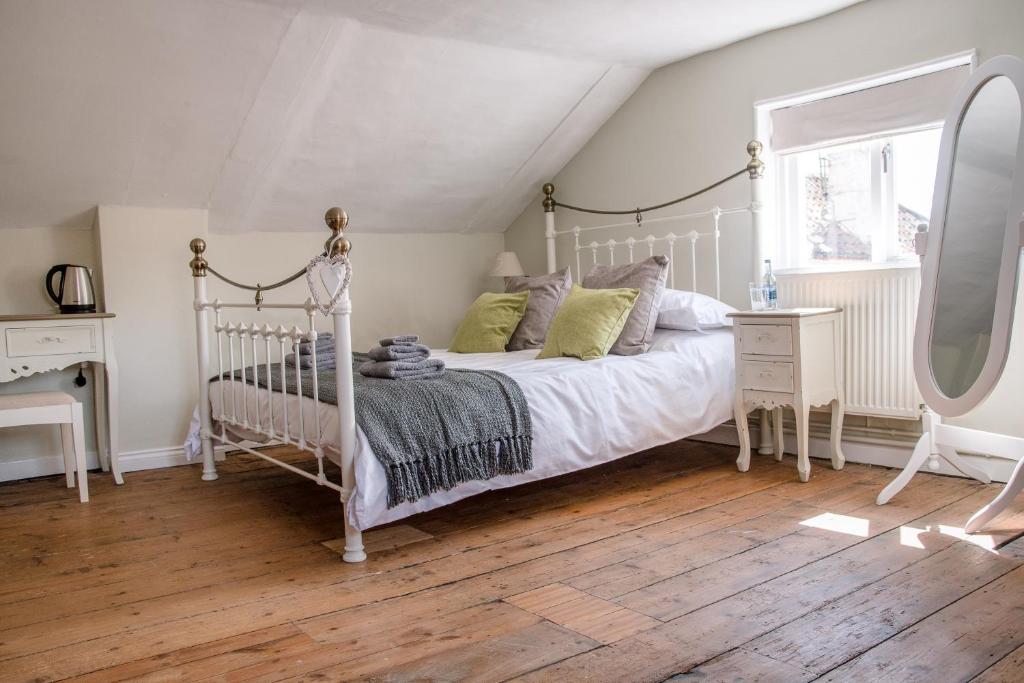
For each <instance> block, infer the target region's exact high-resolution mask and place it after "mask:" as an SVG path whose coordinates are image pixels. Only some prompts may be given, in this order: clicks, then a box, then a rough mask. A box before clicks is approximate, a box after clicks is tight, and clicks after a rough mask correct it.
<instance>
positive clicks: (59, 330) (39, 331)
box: [7, 325, 96, 358]
mask: <svg viewBox="0 0 1024 683" xmlns="http://www.w3.org/2000/svg"><path fill="white" fill-rule="evenodd" d="M95 351H96V328H95V327H93V326H91V325H73V326H72V325H67V326H64V325H59V326H58V325H54V326H52V327H11V328H8V329H7V357H8V358H25V357H28V356H59V355H63V354H68V353H94V352H95Z"/></svg>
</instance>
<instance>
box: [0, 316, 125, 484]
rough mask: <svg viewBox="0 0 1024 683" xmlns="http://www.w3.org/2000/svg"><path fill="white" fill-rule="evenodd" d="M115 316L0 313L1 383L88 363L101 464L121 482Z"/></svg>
mask: <svg viewBox="0 0 1024 683" xmlns="http://www.w3.org/2000/svg"><path fill="white" fill-rule="evenodd" d="M113 317H114V314H113V313H71V314H63V315H62V314H58V313H45V314H39V315H28V314H23V315H0V382H11V381H14V380H16V379H18V378H19V377H28V376H29V375H34V374H36V373H39V372H50V371H52V370H63V369H64V368H67V367H70V366H72V365H75V364H76V363H92V366H93V399H94V401H95V404H96V405H95V413H96V442H97V443H96V446H97V451H98V455H99V459H100V466H101V467H102V468H103V471H104V472H106V471H112V472H113V474H114V481H116V482H117V483H118V484H123V483H124V479H123V478H122V476H121V468H120V466H119V465H118V444H117V435H118V419H117V361H116V360H115V358H114V342H113V339H112V337H113V335H112V333H111V322H112V321H111V318H113ZM101 365H102V366H103V372H102V373H101V372H100V371H99V370H100V367H99V366H101Z"/></svg>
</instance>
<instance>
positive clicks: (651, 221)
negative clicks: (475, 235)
mask: <svg viewBox="0 0 1024 683" xmlns="http://www.w3.org/2000/svg"><path fill="white" fill-rule="evenodd" d="M761 149H762V145H761V143H760V142H758V141H757V140H752V141H750V142H749V143H747V154H748V155H749V160H748V161H747V164H746V166H745V167H743V168H741V169H739V170H738V171H736V172H735V173H732V174H731V175H728V176H726V177H725V178H722V179H721V180H719V181H717V182H715V183H712V184H711V185H708V186H707V187H704V188H702V189H700V190H697V191H696V192H691V193H690V194H687V195H685V196H683V197H679V198H678V199H672V200H669V201H666V202H662V203H660V204H654V205H652V206H647V207H641V206H637V207H636V208H634V209H621V210H616V209H590V208H584V207H580V206H573V205H571V204H567V203H565V202H562V201H559V200H558V199H555V186H554V185H553V184H552V183H545V185H544V200H543V202H542V204H543V207H544V225H545V239H546V241H547V268H548V272H549V273H553V272H554V271H556V270H557V269H558V259H557V248H556V247H557V240H558V239H559V238H560V237H563V236H566V235H572V239H573V244H572V247H573V252H574V257H575V259H574V261H575V262H574V263H570V264H569V267H570V269H571V268H572V267H573V266H575V268H576V271H575V280H576V281H577V282H579V281H581V280H582V278H583V273H584V270H583V269H584V268H586V269H587V270H589V268H590V267H591V266H592V265H594V264H597V263H601V262H606V263H609V264H612V265H613V264H614V263H615V259H616V254H618V255H619V256H620V258H621V257H623V256H625V257H628V258H627V261H626V262H628V263H632V262H633V260H634V257H635V256H639V257H640V258H646V257H647V256H651V255H653V254H654V253H655V245H660V248H661V249H662V250H663V251H665V252H666V255H667V256H668V257H669V259H670V265H669V274H668V286H669V287H672V288H676V287H677V286H678V287H686V286H689V287H690V289H692V290H693V291H697V242H698V240H701V239H705V238H710V239H711V240H712V245H713V246H712V248H713V254H714V258H713V263H712V268H713V272H714V292H713V294H714V296H715V298H719V299H720V298H721V290H722V282H721V264H720V259H719V255H720V254H719V237H720V235H721V232H720V227H721V222H722V218H723V217H725V216H730V215H733V214H745V213H749V214H750V216H751V235H750V241H751V246H752V252H753V254H752V261H751V264H750V266H751V267H750V274H751V278H752V279H753V280H755V281H757V280H759V279H760V277H761V262H762V254H763V251H762V216H761V207H762V203H761V192H762V187H761V186H762V184H763V176H764V163H763V162H762V161H761V159H760V154H761ZM743 175H746V176H747V177H748V178H749V179H750V203H749V204H747V205H745V206H737V207H732V208H722V207H720V206H717V205H714V206H710V207H707V208H705V209H702V210H696V211H691V212H688V213H681V214H674V215H670V216H658V217H656V218H644V214H646V213H651V212H655V211H659V210H661V209H665V208H668V207H670V206H674V205H676V204H680V203H682V202H685V201H688V200H691V199H695V198H696V197H699V196H701V195H703V194H704V193H706V192H709V191H711V190H713V189H715V188H717V187H719V186H721V185H724V184H726V183H728V182H729V181H731V180H733V179H735V178H739V177H740V176H743ZM558 208H561V209H565V210H567V211H576V212H581V213H589V214H599V215H606V216H631V217H632V220H626V221H620V222H614V223H608V224H605V225H592V226H587V227H580V226H579V225H574V226H573V227H571V228H565V229H558V228H557V227H556V226H555V215H556V209H558ZM692 221H696V222H697V225H696V226H695V227H694V228H692V229H691V230H689V231H687V232H681V233H676V232H667V233H664V234H661V235H655V234H654V233H653V232H649V231H648V229H649V226H652V225H659V224H664V223H672V222H687V223H689V222H692ZM628 228H633V230H632V233H633V234H629V236H628V237H625V238H619V239H614V238H608V239H600V240H599V239H597V238H598V237H599V236H601V237H603V236H605V235H609V234H611V233H609V232H607V231H610V230H618V231H619V233H617V234H622V231H623V230H624V229H628ZM599 231H606V232H599ZM589 233H594V234H593V235H591V234H589ZM645 233H646V234H645ZM627 234H628V233H627ZM588 238H589V241H588ZM677 249H686V250H688V252H689V253H688V255H689V261H690V278H689V282H681V281H680V280H681V278H677V275H676V267H675V263H676V259H675V256H676V250H677ZM601 259H605V260H604V261H602V260H601Z"/></svg>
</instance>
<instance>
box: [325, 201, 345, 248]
mask: <svg viewBox="0 0 1024 683" xmlns="http://www.w3.org/2000/svg"><path fill="white" fill-rule="evenodd" d="M324 223H327V227H328V228H329V229H330V231H331V236H330V238H329V239H328V240H327V241H326V242H325V243H324V249H325V250H330V251H331V253H329V254H327V256H329V257H330V256H335V255H337V254H341V255H342V256H346V255H348V252H349V250H350V249H352V243H351V242H349V241H348V240H347V239H346V238H345V236H344V234H345V228H347V227H348V214H347V213H345V211H344V210H343V209H341V208H340V207H337V206H332V207H331V208H329V209H327V213H325V214H324ZM339 235H341V239H339V240H338V241H337V242H335V243H334V248H333V249H331V241H332V240H333V239H334V238H335V237H337V236H339Z"/></svg>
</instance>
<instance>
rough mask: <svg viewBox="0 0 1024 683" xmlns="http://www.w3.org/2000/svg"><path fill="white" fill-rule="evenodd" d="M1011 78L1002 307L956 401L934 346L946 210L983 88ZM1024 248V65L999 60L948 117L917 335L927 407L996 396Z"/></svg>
mask: <svg viewBox="0 0 1024 683" xmlns="http://www.w3.org/2000/svg"><path fill="white" fill-rule="evenodd" d="M999 76H1005V77H1007V78H1009V79H1010V81H1011V82H1012V83H1013V86H1014V88H1015V89H1016V90H1017V97H1018V99H1019V101H1020V106H1021V108H1022V113H1021V124H1020V129H1019V130H1018V132H1017V158H1016V165H1015V167H1014V172H1013V178H1012V181H1011V183H1012V184H1011V190H1010V205H1009V207H1008V209H1009V210H1008V212H1007V221H1006V226H1005V232H1004V238H1003V254H1002V258H1001V259H1000V265H999V278H998V282H997V285H996V305H995V311H994V316H993V321H992V339H991V341H990V343H989V349H988V355H987V356H986V358H985V363H984V364H983V365H982V368H981V372H980V373H979V374H978V377H977V379H975V380H974V383H973V384H972V385H971V386H970V387H969V388H968V389H967V391H965V392H964V393H963V394H961V395H960V396H957V397H955V398H951V397H949V396H946V395H945V394H944V393H943V392H942V390H941V389H940V388H939V386H938V383H937V382H936V381H935V376H934V375H933V373H932V366H931V354H930V353H929V347H930V346H931V336H932V327H933V325H932V318H933V316H934V311H935V292H936V288H937V286H938V276H939V272H938V269H939V257H940V254H941V252H942V238H943V232H944V231H945V227H946V208H947V204H948V201H949V189H950V181H951V180H952V177H953V164H954V162H955V161H956V143H957V139H958V138H959V133H960V127H961V125H962V124H963V120H964V117H965V116H966V114H967V111H968V108H969V105H970V104H971V102H972V101H973V100H974V97H975V95H976V94H977V93H978V91H980V90H981V88H982V87H983V86H984V85H985V84H986V83H988V82H989V81H990V80H992V79H993V78H997V77H999ZM1022 247H1024V61H1022V60H1020V59H1019V58H1017V57H1013V56H1009V55H1004V56H1000V57H993V58H992V59H990V60H988V61H987V62H985V63H984V64H982V65H981V66H980V67H979V68H978V69H976V70H975V71H974V73H972V74H971V76H970V78H968V80H967V82H966V83H964V85H963V86H962V87H961V88H960V90H959V91H958V92H957V94H956V97H955V98H954V99H953V103H952V104H951V105H950V110H949V113H948V114H947V115H946V122H945V126H944V127H943V129H942V138H941V141H940V143H939V163H938V167H937V172H936V174H935V191H934V195H933V200H932V213H931V222H930V224H929V228H928V237H927V246H926V249H925V254H924V259H923V263H922V264H921V297H920V300H919V302H918V306H917V325H916V328H915V331H914V375H915V377H916V378H917V386H918V389H920V391H921V395H922V396H923V397H924V400H925V404H926V405H927V406H928V407H929V408H930V409H932V410H933V411H935V412H936V413H938V414H939V415H942V416H943V417H957V416H959V415H963V414H964V413H967V412H968V411H970V410H971V409H973V408H974V407H976V406H977V405H978V404H979V403H981V402H982V401H983V400H985V398H986V397H987V396H988V395H989V393H991V391H992V389H993V388H995V385H996V383H997V382H998V381H999V378H1000V377H1001V376H1002V374H1003V368H1004V367H1005V365H1006V357H1007V355H1008V354H1009V347H1010V333H1011V330H1012V329H1013V317H1014V310H1013V309H1014V305H1015V303H1016V299H1017V283H1018V279H1019V277H1018V272H1017V271H1018V261H1019V259H1020V250H1021V248H1022Z"/></svg>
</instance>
